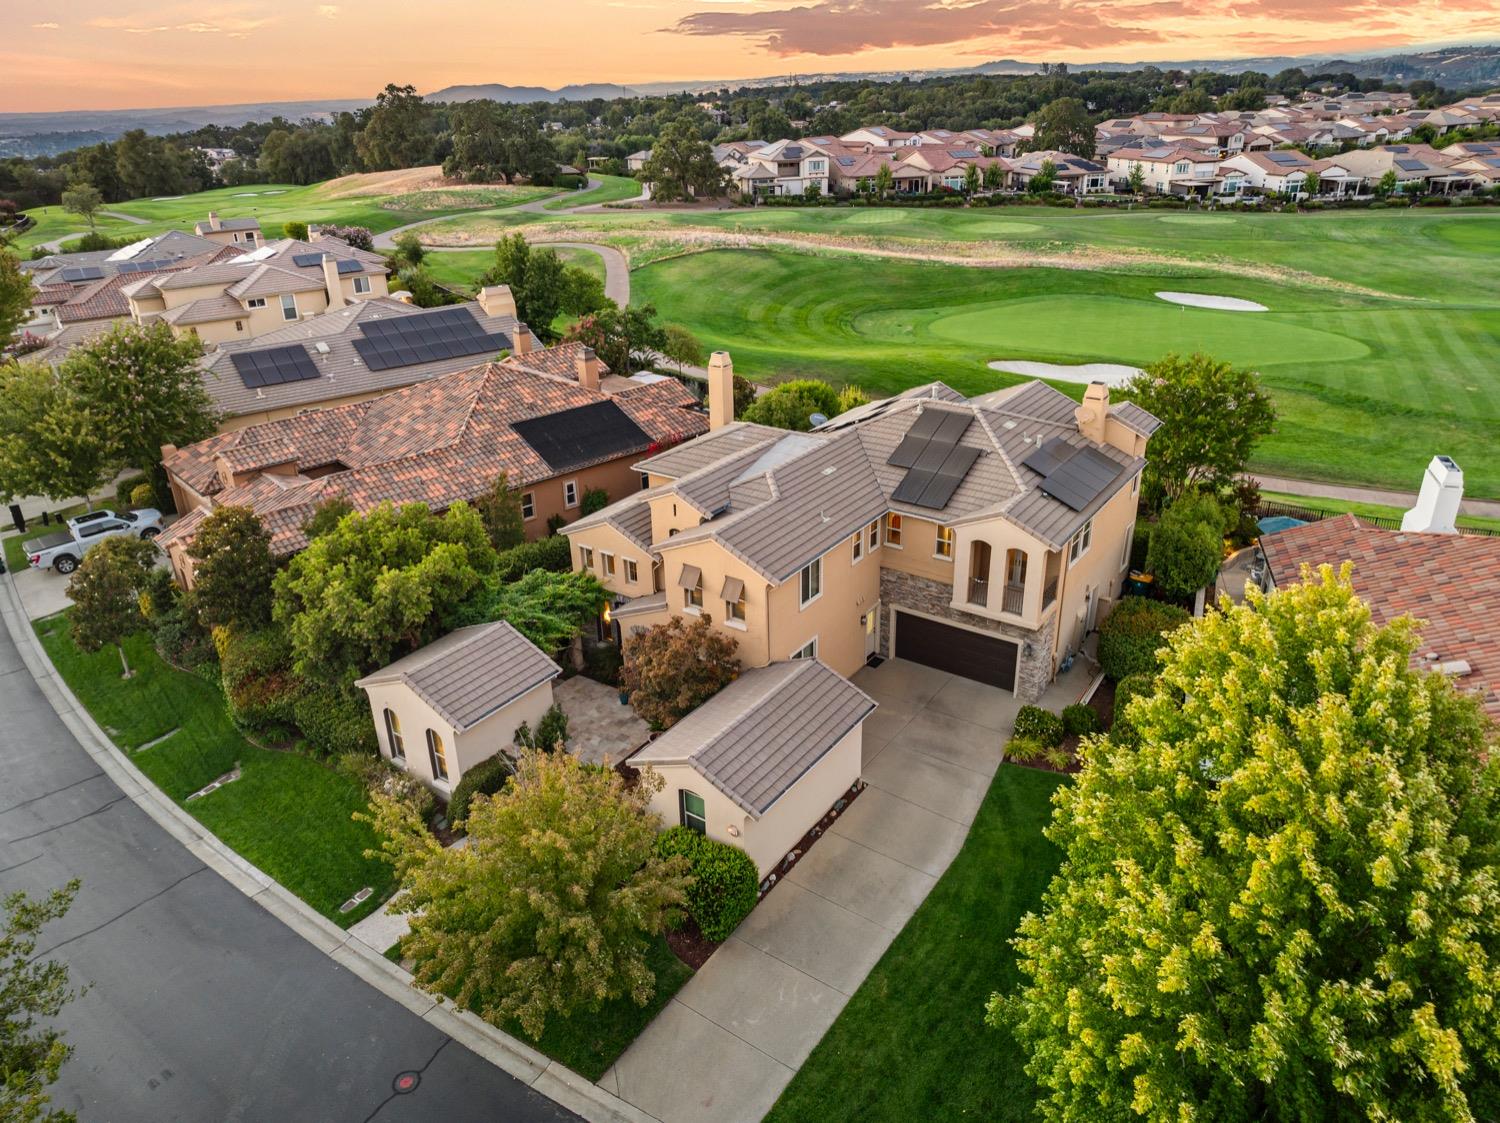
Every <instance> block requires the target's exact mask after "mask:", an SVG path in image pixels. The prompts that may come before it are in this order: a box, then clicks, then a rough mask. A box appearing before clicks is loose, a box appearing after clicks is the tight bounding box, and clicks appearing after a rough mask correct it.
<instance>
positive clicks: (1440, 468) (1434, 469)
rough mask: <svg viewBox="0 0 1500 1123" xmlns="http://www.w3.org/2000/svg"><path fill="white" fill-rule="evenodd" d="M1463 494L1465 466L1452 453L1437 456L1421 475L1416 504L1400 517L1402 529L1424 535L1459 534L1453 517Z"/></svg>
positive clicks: (1456, 515) (1456, 513)
mask: <svg viewBox="0 0 1500 1123" xmlns="http://www.w3.org/2000/svg"><path fill="white" fill-rule="evenodd" d="M1463 497H1464V473H1463V469H1462V468H1460V467H1459V466H1458V465H1457V464H1456V463H1454V461H1453V458H1452V457H1451V456H1434V457H1433V458H1432V463H1431V464H1429V465H1427V472H1426V474H1425V475H1423V476H1422V490H1421V491H1420V492H1418V493H1417V503H1416V506H1414V507H1413V508H1412V509H1411V510H1410V511H1407V512H1406V514H1404V515H1402V516H1401V529H1402V530H1410V531H1418V532H1420V533H1423V534H1457V533H1458V528H1457V527H1456V526H1455V525H1454V520H1455V519H1456V518H1457V517H1458V505H1459V503H1460V502H1462V501H1463Z"/></svg>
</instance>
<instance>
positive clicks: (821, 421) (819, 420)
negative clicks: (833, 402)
mask: <svg viewBox="0 0 1500 1123" xmlns="http://www.w3.org/2000/svg"><path fill="white" fill-rule="evenodd" d="M807 420H808V422H809V423H810V424H811V425H812V427H813V428H814V429H816V428H817V427H818V426H819V425H826V424H827V423H828V418H826V417H824V416H823V415H822V414H821V413H815V414H813V415H812V416H811V417H809V418H808V419H807Z"/></svg>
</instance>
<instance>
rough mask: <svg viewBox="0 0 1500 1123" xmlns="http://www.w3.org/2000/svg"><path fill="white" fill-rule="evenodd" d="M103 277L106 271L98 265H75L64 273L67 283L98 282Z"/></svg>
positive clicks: (63, 276) (63, 277)
mask: <svg viewBox="0 0 1500 1123" xmlns="http://www.w3.org/2000/svg"><path fill="white" fill-rule="evenodd" d="M103 276H104V270H103V269H100V268H99V266H97V265H75V266H72V267H71V268H68V269H64V270H63V271H62V279H63V280H65V281H97V280H100V279H101V278H103Z"/></svg>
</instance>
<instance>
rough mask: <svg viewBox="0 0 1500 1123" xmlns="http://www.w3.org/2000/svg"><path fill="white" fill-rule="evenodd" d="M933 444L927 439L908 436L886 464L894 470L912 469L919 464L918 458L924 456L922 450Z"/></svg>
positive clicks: (902, 440)
mask: <svg viewBox="0 0 1500 1123" xmlns="http://www.w3.org/2000/svg"><path fill="white" fill-rule="evenodd" d="M931 443H932V442H931V441H930V440H928V439H927V438H926V437H913V436H911V435H910V434H907V436H905V437H903V438H902V439H901V443H900V444H899V445H897V446H896V451H895V452H893V453H891V455H890V457H889V458H887V460H886V463H887V464H889V465H891V466H892V467H893V468H910V467H911V466H912V465H913V464H915V463H916V462H917V457H919V456H921V455H922V450H923V449H924V448H926V447H927V446H928V445H930V444H931Z"/></svg>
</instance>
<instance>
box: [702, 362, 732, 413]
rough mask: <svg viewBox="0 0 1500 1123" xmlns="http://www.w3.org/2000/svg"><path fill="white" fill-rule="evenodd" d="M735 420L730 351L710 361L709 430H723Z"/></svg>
mask: <svg viewBox="0 0 1500 1123" xmlns="http://www.w3.org/2000/svg"><path fill="white" fill-rule="evenodd" d="M733 420H734V363H732V362H731V361H730V359H729V352H728V351H715V352H714V353H713V354H712V355H710V356H709V359H708V428H709V430H710V431H712V430H714V429H722V428H724V426H726V425H728V424H729V423H730V422H731V421H733Z"/></svg>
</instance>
